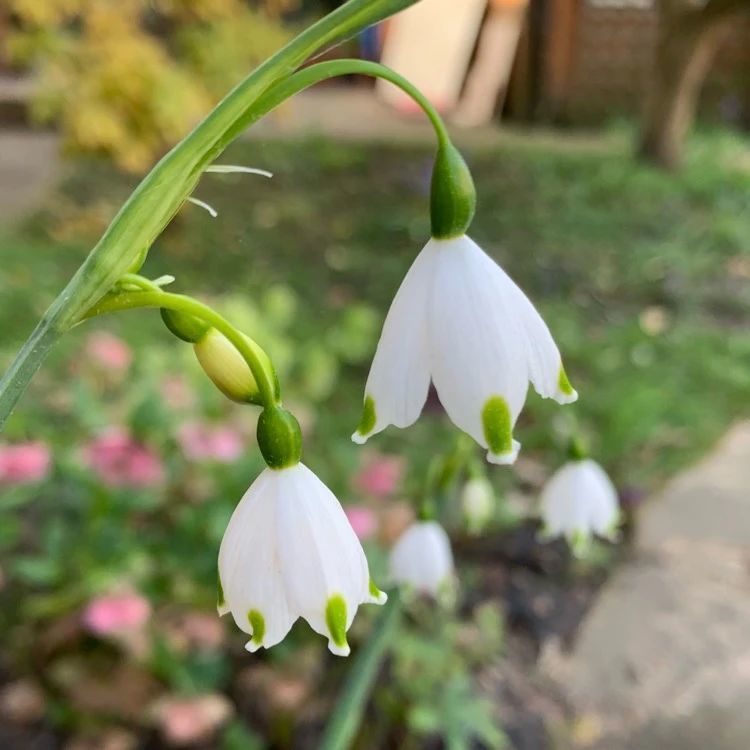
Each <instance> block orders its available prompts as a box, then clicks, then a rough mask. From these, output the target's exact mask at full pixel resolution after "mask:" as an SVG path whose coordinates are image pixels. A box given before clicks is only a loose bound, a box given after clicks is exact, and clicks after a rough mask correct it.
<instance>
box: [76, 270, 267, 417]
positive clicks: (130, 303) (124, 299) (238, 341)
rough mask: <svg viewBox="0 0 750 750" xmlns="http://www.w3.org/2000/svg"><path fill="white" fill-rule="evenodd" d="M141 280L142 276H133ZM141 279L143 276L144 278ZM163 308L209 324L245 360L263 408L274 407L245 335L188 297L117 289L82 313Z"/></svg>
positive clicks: (156, 291)
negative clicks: (116, 292) (192, 316)
mask: <svg viewBox="0 0 750 750" xmlns="http://www.w3.org/2000/svg"><path fill="white" fill-rule="evenodd" d="M136 278H138V279H141V278H142V277H140V276H139V277H136ZM144 281H145V279H144ZM146 307H152V308H166V309H168V310H174V311H176V312H182V313H186V314H187V315H194V316H195V317H197V318H200V319H201V320H205V321H206V322H207V323H210V324H211V325H212V326H213V327H214V328H216V330H217V331H219V332H220V333H222V334H223V335H224V336H226V338H227V339H229V341H230V342H231V343H232V345H233V346H234V347H235V349H237V351H238V352H239V353H240V355H241V356H242V358H243V359H244V360H245V362H247V365H248V367H249V368H250V371H251V372H252V373H253V377H254V378H255V382H256V383H257V384H258V389H259V391H260V395H261V398H262V399H263V404H264V406H266V407H271V406H274V405H275V404H276V403H277V399H276V396H275V387H274V386H275V384H274V383H273V381H272V380H271V378H270V377H269V374H268V372H267V371H266V369H265V367H263V364H262V363H261V361H260V360H259V359H258V355H257V354H256V352H255V351H254V350H253V349H252V347H251V346H249V345H248V343H247V339H246V338H245V336H244V335H243V334H242V333H240V331H238V330H237V329H236V328H235V327H234V326H233V325H232V324H231V323H229V321H227V320H226V318H224V317H222V316H221V315H219V313H217V312H216V311H215V310H214V309H212V308H211V307H209V306H208V305H205V304H203V302H199V301H198V300H196V299H193V298H192V297H188V296H187V295H184V294H172V293H170V292H164V291H162V290H160V289H158V287H157V288H156V289H155V290H148V291H139V292H121V293H118V294H111V295H107V296H106V297H104V298H103V299H102V300H101V301H100V302H98V303H97V304H96V305H94V307H93V308H92V309H91V310H89V312H88V313H86V319H88V318H93V317H95V316H97V315H104V314H105V313H110V312H116V311H118V310H137V309H139V308H146Z"/></svg>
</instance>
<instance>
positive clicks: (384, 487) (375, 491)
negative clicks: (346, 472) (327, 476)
mask: <svg viewBox="0 0 750 750" xmlns="http://www.w3.org/2000/svg"><path fill="white" fill-rule="evenodd" d="M403 473H404V462H403V459H402V458H400V457H399V456H378V457H377V458H375V459H374V460H373V461H371V462H370V463H369V464H368V465H367V466H365V467H364V468H363V469H361V470H360V471H359V473H358V474H357V475H356V476H355V477H354V485H355V487H356V488H357V489H359V490H360V491H361V492H365V493H367V494H369V495H373V496H374V497H387V496H388V495H392V494H393V493H394V492H395V491H396V489H397V488H398V485H399V484H400V482H401V477H402V475H403Z"/></svg>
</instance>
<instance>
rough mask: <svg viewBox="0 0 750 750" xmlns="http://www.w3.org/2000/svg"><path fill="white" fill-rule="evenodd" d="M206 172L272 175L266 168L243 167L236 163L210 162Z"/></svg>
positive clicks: (269, 176)
mask: <svg viewBox="0 0 750 750" xmlns="http://www.w3.org/2000/svg"><path fill="white" fill-rule="evenodd" d="M206 172H212V173H213V174H235V173H237V172H240V173H243V174H259V175H260V176H261V177H268V178H269V179H270V178H271V177H273V172H269V171H268V170H266V169H258V168H256V167H243V166H240V165H237V164H212V165H211V166H210V167H206Z"/></svg>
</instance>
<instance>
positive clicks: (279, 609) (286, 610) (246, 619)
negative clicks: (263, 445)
mask: <svg viewBox="0 0 750 750" xmlns="http://www.w3.org/2000/svg"><path fill="white" fill-rule="evenodd" d="M278 480H279V472H274V471H272V470H271V469H266V470H265V471H264V472H263V473H262V474H261V475H260V476H259V477H258V478H257V479H256V480H255V482H253V484H252V486H251V487H250V489H249V490H248V491H247V492H246V493H245V496H244V497H243V498H242V500H240V503H239V505H238V506H237V507H236V508H235V511H234V513H233V514H232V518H231V520H230V521H229V525H228V526H227V530H226V532H225V533H224V538H223V539H222V542H221V548H220V550H219V577H220V582H221V588H222V591H223V596H224V607H223V608H222V609H225V610H226V609H229V610H230V611H231V612H232V616H233V617H234V621H235V622H236V623H237V627H239V628H240V629H241V630H243V631H245V632H246V633H250V634H252V638H251V640H250V642H249V643H248V644H247V648H248V650H250V651H255V650H257V649H258V648H260V647H261V646H264V647H265V648H270V647H271V646H273V645H275V644H277V643H279V641H281V640H283V638H284V637H285V636H286V634H287V633H288V632H289V629H290V628H291V627H292V624H293V623H294V621H295V620H296V619H297V615H296V613H293V612H292V610H291V609H290V607H289V602H288V600H287V596H286V593H285V589H284V580H283V577H282V575H281V566H280V561H279V555H278V529H277V526H276V524H277V507H278V504H279V497H280V488H279V481H278Z"/></svg>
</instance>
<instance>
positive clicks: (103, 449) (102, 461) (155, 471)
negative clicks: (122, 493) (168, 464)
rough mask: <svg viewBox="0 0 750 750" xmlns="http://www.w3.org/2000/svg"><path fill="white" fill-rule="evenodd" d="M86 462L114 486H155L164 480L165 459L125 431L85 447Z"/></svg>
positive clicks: (106, 435) (103, 437)
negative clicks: (163, 461)
mask: <svg viewBox="0 0 750 750" xmlns="http://www.w3.org/2000/svg"><path fill="white" fill-rule="evenodd" d="M84 461H85V462H86V464H87V465H88V466H89V468H90V469H91V470H92V471H94V473H96V475H97V476H98V477H99V479H101V480H102V481H103V482H104V483H105V484H107V485H109V486H110V487H153V486H155V485H159V484H161V483H162V482H163V481H164V466H163V465H162V463H161V459H160V458H159V456H157V455H156V453H154V452H153V451H152V450H151V449H150V448H149V447H148V446H145V445H143V444H142V443H139V442H137V441H136V440H134V439H133V438H132V437H130V436H129V435H128V434H127V433H126V432H125V431H123V430H121V429H113V430H110V431H109V432H106V433H104V434H103V435H101V436H99V437H97V438H95V439H94V440H92V441H91V442H90V443H89V444H88V445H87V446H86V447H85V448H84Z"/></svg>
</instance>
